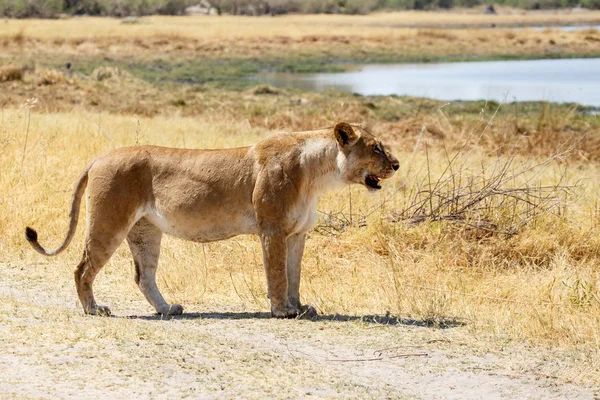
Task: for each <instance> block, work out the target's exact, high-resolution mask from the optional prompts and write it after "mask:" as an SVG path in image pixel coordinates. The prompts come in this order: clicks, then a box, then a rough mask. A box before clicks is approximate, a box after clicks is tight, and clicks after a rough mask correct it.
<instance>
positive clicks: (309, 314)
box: [298, 304, 319, 319]
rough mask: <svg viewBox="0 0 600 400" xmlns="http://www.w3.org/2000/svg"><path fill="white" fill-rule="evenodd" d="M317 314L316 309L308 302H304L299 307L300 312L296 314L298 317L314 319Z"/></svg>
mask: <svg viewBox="0 0 600 400" xmlns="http://www.w3.org/2000/svg"><path fill="white" fill-rule="evenodd" d="M317 315H319V314H318V313H317V310H316V309H315V308H314V307H313V306H310V305H308V304H304V305H302V306H301V307H300V313H299V314H298V318H308V319H314V318H316V317H317Z"/></svg>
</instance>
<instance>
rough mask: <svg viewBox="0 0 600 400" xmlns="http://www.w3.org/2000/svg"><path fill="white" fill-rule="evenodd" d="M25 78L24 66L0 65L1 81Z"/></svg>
mask: <svg viewBox="0 0 600 400" xmlns="http://www.w3.org/2000/svg"><path fill="white" fill-rule="evenodd" d="M22 79H23V68H21V67H16V66H14V65H6V66H2V67H0V82H8V81H20V80H22Z"/></svg>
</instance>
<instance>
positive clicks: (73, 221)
mask: <svg viewBox="0 0 600 400" xmlns="http://www.w3.org/2000/svg"><path fill="white" fill-rule="evenodd" d="M91 166H92V164H90V165H88V166H87V168H86V169H85V172H84V173H83V174H82V175H81V177H80V178H79V181H78V182H77V186H76V188H75V191H74V192H73V198H72V200H71V212H70V213H69V231H68V232H67V237H66V238H65V240H64V241H63V242H62V244H61V245H60V246H58V247H57V248H56V249H54V250H51V251H48V250H46V249H44V248H43V247H42V246H41V245H40V244H39V243H38V234H37V232H36V231H35V229H32V228H30V227H27V228H25V237H26V238H27V241H28V242H29V244H31V247H33V248H34V249H35V251H37V252H38V253H40V254H43V255H45V256H55V255H57V254H58V253H60V252H62V251H63V250H65V249H66V248H67V246H69V243H71V240H72V239H73V236H74V235H75V230H76V229H77V222H78V220H79V209H80V207H81V198H82V197H83V193H84V192H85V188H86V187H87V183H88V172H89V170H90V167H91Z"/></svg>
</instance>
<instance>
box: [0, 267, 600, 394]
mask: <svg viewBox="0 0 600 400" xmlns="http://www.w3.org/2000/svg"><path fill="white" fill-rule="evenodd" d="M30 267H31V268H35V266H24V265H22V266H19V265H15V264H2V263H0V304H1V305H0V344H1V345H2V349H3V351H2V352H0V393H2V394H3V395H2V397H3V398H7V397H8V398H26V399H28V398H31V399H33V398H36V399H38V398H41V399H50V398H68V397H77V398H88V399H94V398H119V399H125V398H199V399H212V398H219V399H222V398H260V399H262V398H361V399H362V398H378V399H379V398H394V399H396V398H401V399H404V398H410V399H412V398H418V399H500V398H502V399H600V388H595V387H591V386H587V387H583V386H577V385H574V384H569V383H564V382H560V381H559V380H558V379H557V378H555V377H554V373H555V372H556V371H558V370H559V369H560V368H561V360H563V359H564V358H565V357H569V354H568V353H567V354H565V353H561V352H554V351H552V350H551V349H542V348H535V347H530V346H524V345H522V346H517V345H514V344H512V345H509V346H506V345H504V344H502V343H501V341H499V340H498V339H497V338H496V339H495V340H494V341H493V342H492V341H489V340H487V339H486V338H478V337H474V335H473V333H471V332H469V330H468V327H466V326H449V327H446V328H445V329H436V328H431V327H425V326H419V324H418V323H415V322H414V321H403V322H402V323H398V322H394V321H390V320H387V319H386V318H385V317H379V318H378V317H373V316H366V317H362V318H361V317H348V316H323V317H320V318H319V319H318V320H317V321H307V320H273V319H270V318H268V314H266V313H264V312H262V313H261V312H255V310H243V309H232V308H231V307H227V305H223V304H221V305H219V304H210V305H206V304H204V305H201V304H193V305H187V307H186V315H184V316H183V317H180V318H175V319H171V320H161V319H160V318H159V317H157V316H155V315H153V314H151V313H150V309H149V306H148V305H147V304H146V303H145V300H142V299H141V294H138V296H137V298H136V296H135V295H134V294H132V295H131V296H125V298H126V299H123V293H121V294H119V293H110V294H109V295H108V296H106V293H105V295H104V296H101V295H100V290H101V289H97V292H98V294H97V295H98V297H104V298H105V299H106V298H107V297H108V299H107V300H108V303H109V304H111V306H112V307H113V312H114V314H115V315H114V316H113V317H111V318H99V317H86V316H83V315H82V312H81V311H80V309H79V308H78V306H77V304H76V303H75V293H74V287H72V283H71V282H70V276H64V278H60V279H56V272H55V271H51V270H49V269H48V268H45V269H44V270H43V271H40V272H39V273H32V272H31V271H32V270H31V269H29V268H30ZM50 278H52V279H50ZM115 279H116V278H115ZM105 281H108V282H105V285H106V286H108V285H110V278H109V279H106V280H105ZM50 282H52V283H50ZM250 311H251V312H250Z"/></svg>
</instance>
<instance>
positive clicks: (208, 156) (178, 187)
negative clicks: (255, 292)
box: [26, 122, 399, 318]
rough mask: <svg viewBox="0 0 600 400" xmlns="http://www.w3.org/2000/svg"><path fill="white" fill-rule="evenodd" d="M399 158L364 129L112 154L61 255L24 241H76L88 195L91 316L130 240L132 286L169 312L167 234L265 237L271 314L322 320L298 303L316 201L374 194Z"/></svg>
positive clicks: (80, 274) (81, 284) (91, 169)
mask: <svg viewBox="0 0 600 400" xmlns="http://www.w3.org/2000/svg"><path fill="white" fill-rule="evenodd" d="M398 167H399V164H398V160H397V159H396V158H395V157H394V156H392V154H391V153H390V152H389V151H388V149H387V148H386V147H385V146H384V145H383V144H382V143H381V142H380V141H379V140H377V138H375V137H374V136H373V135H371V134H370V133H368V132H367V131H365V130H364V129H362V128H361V127H360V126H358V125H354V124H352V125H351V124H347V123H345V122H340V123H338V124H337V125H336V126H335V127H333V128H327V129H322V130H315V131H308V132H296V133H278V134H273V135H271V136H269V137H267V138H265V139H263V140H261V141H259V142H258V143H256V144H255V145H254V146H250V147H241V148H234V149H223V150H187V149H171V148H164V147H154V146H139V147H128V148H122V149H118V150H114V151H111V152H109V153H107V154H104V155H101V156H99V157H98V158H96V159H95V160H94V161H92V162H91V163H90V164H89V165H88V166H87V168H86V169H85V171H84V173H83V174H82V175H81V177H80V178H79V181H78V182H77V186H76V189H75V192H74V193H73V199H72V203H71V212H70V223H69V231H68V233H67V236H66V238H65V240H64V242H63V243H62V244H61V245H60V246H59V247H58V248H57V249H55V250H52V251H47V250H45V249H44V248H43V247H42V246H41V245H40V244H39V243H38V240H37V233H36V231H35V230H33V229H31V228H29V227H27V229H26V237H27V240H28V241H29V243H31V245H32V246H33V248H34V249H35V250H37V251H38V252H39V253H41V254H43V255H46V256H52V255H55V254H58V253H60V252H61V251H63V250H64V249H65V248H66V247H67V246H68V245H69V243H70V242H71V239H72V238H73V235H74V233H75V229H76V227H77V220H78V216H79V207H80V203H81V197H82V196H83V193H84V191H85V189H86V187H87V188H88V190H87V197H86V201H87V224H86V233H85V247H84V250H83V257H82V259H81V262H80V263H79V265H78V266H77V268H76V269H75V285H76V287H77V294H78V295H79V299H80V300H81V304H82V305H83V310H84V312H85V313H87V314H99V315H110V310H109V309H108V308H107V307H103V306H99V305H97V304H96V300H95V299H94V294H93V291H92V284H93V282H94V278H95V277H96V274H98V272H99V271H100V269H101V268H102V266H104V264H106V262H107V261H108V259H109V258H110V256H111V255H112V254H113V252H114V251H115V250H116V249H117V247H118V246H119V245H120V244H121V242H123V240H124V239H125V238H126V239H127V243H128V244H129V248H130V249H131V253H132V254H133V259H134V264H135V281H136V283H137V284H138V286H139V288H140V289H141V291H142V293H143V294H144V296H145V297H146V299H147V300H148V301H149V302H150V304H152V305H153V306H154V308H155V309H156V311H157V312H158V313H160V314H163V315H179V314H181V313H182V312H183V307H182V306H181V305H179V304H168V303H167V302H166V301H165V300H164V298H163V296H162V295H161V294H160V292H159V290H158V288H157V286H156V280H155V276H156V268H157V264H158V256H159V253H160V241H161V238H162V235H163V233H167V234H170V235H173V236H177V237H180V238H183V239H188V240H193V241H196V242H211V241H215V240H222V239H227V238H230V237H232V236H236V235H241V234H256V235H258V236H259V237H260V240H261V243H262V250H263V261H264V266H265V271H266V275H267V284H268V294H269V299H270V300H271V315H272V316H274V317H277V318H285V317H294V316H297V315H300V314H305V313H306V314H309V315H313V314H316V312H315V310H314V309H313V308H312V307H310V306H308V305H302V303H300V295H299V286H300V263H301V260H302V253H303V252H304V240H305V237H306V232H308V231H309V230H310V229H312V228H313V227H314V226H315V223H316V221H317V210H316V207H317V199H318V197H319V196H320V195H322V194H323V193H325V192H326V191H328V190H331V189H334V188H336V187H339V186H340V185H343V184H352V183H358V184H361V185H364V186H365V187H367V189H369V190H371V191H375V190H378V189H380V188H381V186H380V181H381V180H382V179H386V178H390V177H391V176H392V175H393V174H394V172H395V171H396V170H397V169H398Z"/></svg>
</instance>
